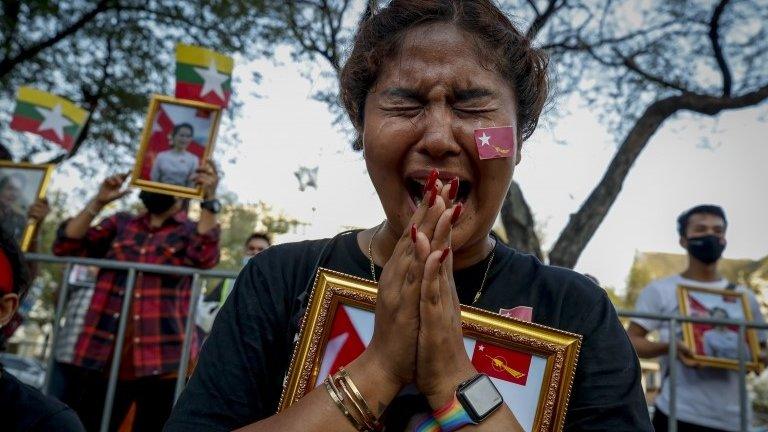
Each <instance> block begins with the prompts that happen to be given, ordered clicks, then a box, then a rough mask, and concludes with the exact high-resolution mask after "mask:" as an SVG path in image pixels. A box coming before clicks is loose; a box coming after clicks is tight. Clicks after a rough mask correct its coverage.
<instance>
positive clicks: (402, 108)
mask: <svg viewBox="0 0 768 432" xmlns="http://www.w3.org/2000/svg"><path fill="white" fill-rule="evenodd" d="M381 110H382V111H384V112H387V113H390V114H393V115H399V116H405V117H414V116H416V115H419V114H421V112H422V111H423V110H424V106H423V105H419V104H403V105H399V104H398V105H386V106H382V107H381Z"/></svg>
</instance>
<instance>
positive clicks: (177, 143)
mask: <svg viewBox="0 0 768 432" xmlns="http://www.w3.org/2000/svg"><path fill="white" fill-rule="evenodd" d="M191 142H192V130H191V129H189V128H188V127H181V128H179V130H177V131H176V134H175V135H173V147H174V148H176V149H179V150H185V149H186V148H187V147H189V143H191Z"/></svg>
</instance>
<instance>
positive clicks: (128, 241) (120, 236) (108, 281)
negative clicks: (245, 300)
mask: <svg viewBox="0 0 768 432" xmlns="http://www.w3.org/2000/svg"><path fill="white" fill-rule="evenodd" d="M65 226H66V222H64V224H62V225H61V227H60V228H59V232H58V235H57V238H56V241H55V242H54V244H53V253H54V254H56V255H73V256H83V257H92V258H106V259H111V260H116V261H132V262H139V263H150V264H164V265H175V266H189V267H197V268H201V269H207V268H211V267H213V266H215V265H216V264H217V263H218V261H219V227H216V228H214V229H212V230H210V231H208V232H207V233H205V234H198V233H197V224H196V223H194V222H191V221H189V220H188V219H187V217H186V214H184V213H183V212H180V213H177V214H176V215H174V216H173V217H171V218H169V219H168V220H166V221H165V222H164V223H163V225H162V226H160V227H156V228H150V226H149V215H148V214H143V215H139V216H133V215H131V214H129V213H117V214H115V215H112V216H110V217H107V218H105V219H104V220H102V221H101V222H100V223H99V224H98V225H96V226H94V227H91V228H90V229H88V231H87V232H86V234H85V236H84V237H83V238H82V239H79V240H76V239H71V238H67V237H66V236H65V234H64V227H65ZM127 275H128V272H127V271H117V270H109V269H103V270H101V271H99V275H98V278H97V280H96V287H95V291H94V293H93V298H92V300H91V305H90V309H89V310H88V313H87V314H86V317H85V324H84V326H83V331H82V333H81V335H80V337H79V339H78V341H77V344H76V345H75V353H74V359H73V362H72V363H73V364H74V365H76V366H81V367H86V368H91V369H98V370H105V369H106V368H108V367H109V365H108V362H109V360H110V359H111V356H112V351H113V349H114V340H115V336H116V334H117V327H118V320H119V318H120V310H121V307H122V300H123V294H124V290H125V282H126V277H127ZM191 281H192V278H191V277H190V276H176V275H160V274H152V273H142V272H138V273H137V274H136V285H135V287H134V294H133V302H132V305H131V313H130V316H129V319H128V331H127V332H126V334H130V335H131V339H126V341H125V343H126V344H132V346H131V347H130V349H129V352H131V353H132V357H133V364H132V366H133V369H134V372H135V376H136V377H143V376H152V375H162V374H168V373H173V372H176V371H177V370H178V367H179V361H180V359H181V346H182V343H183V339H184V325H185V323H186V320H187V312H188V310H189V301H190V293H191ZM197 348H198V347H197V339H196V338H193V340H192V343H191V349H192V357H194V356H195V354H196V353H197Z"/></svg>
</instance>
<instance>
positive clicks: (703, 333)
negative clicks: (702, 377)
mask: <svg viewBox="0 0 768 432" xmlns="http://www.w3.org/2000/svg"><path fill="white" fill-rule="evenodd" d="M677 294H678V300H679V302H680V313H681V314H682V315H683V316H687V317H703V318H719V319H734V320H743V321H752V310H751V309H750V307H749V298H748V297H747V294H746V293H745V292H740V291H736V290H716V289H707V288H695V287H689V286H683V285H680V286H678V287H677ZM682 329H683V343H684V344H685V346H686V347H688V349H689V350H691V352H692V353H693V358H694V360H695V361H696V362H698V363H699V364H701V365H702V366H712V367H719V368H725V369H738V368H739V360H738V359H739V328H738V326H727V325H713V324H704V323H683V324H682ZM745 337H746V339H745V340H744V360H745V361H746V366H747V370H753V371H755V372H760V369H761V366H760V361H759V356H760V344H759V342H758V337H757V331H756V330H754V329H747V331H746V332H745Z"/></svg>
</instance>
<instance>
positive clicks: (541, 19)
mask: <svg viewBox="0 0 768 432" xmlns="http://www.w3.org/2000/svg"><path fill="white" fill-rule="evenodd" d="M528 4H530V5H531V6H532V7H533V10H534V11H535V12H536V18H534V20H533V22H532V23H531V25H530V27H528V30H527V31H526V32H525V35H526V37H528V39H530V40H533V39H534V38H536V35H538V34H539V32H540V31H541V29H542V28H544V25H545V24H546V23H547V21H549V19H550V18H552V16H553V15H554V14H555V12H557V11H558V10H559V9H561V8H562V7H563V6H565V5H566V0H563V2H562V3H561V4H560V5H558V4H557V0H549V2H548V3H547V8H546V9H544V12H542V13H539V12H538V9H537V8H536V6H535V5H534V4H532V3H531V2H528Z"/></svg>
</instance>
